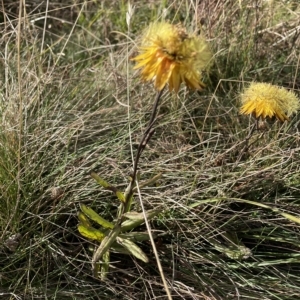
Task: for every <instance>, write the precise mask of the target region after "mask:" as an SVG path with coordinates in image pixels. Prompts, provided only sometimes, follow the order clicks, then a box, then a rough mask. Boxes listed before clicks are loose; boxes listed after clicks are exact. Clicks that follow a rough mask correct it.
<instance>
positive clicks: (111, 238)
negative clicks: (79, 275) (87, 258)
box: [92, 226, 121, 277]
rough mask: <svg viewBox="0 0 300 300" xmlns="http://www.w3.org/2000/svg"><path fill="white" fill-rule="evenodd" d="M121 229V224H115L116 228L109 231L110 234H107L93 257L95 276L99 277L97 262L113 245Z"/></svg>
mask: <svg viewBox="0 0 300 300" xmlns="http://www.w3.org/2000/svg"><path fill="white" fill-rule="evenodd" d="M120 231H121V227H120V226H115V227H114V229H113V230H112V231H111V232H110V233H109V235H108V236H106V237H105V238H104V239H103V240H102V242H101V244H100V246H99V247H98V249H97V250H96V252H95V253H94V255H93V258H92V265H93V270H94V276H96V277H97V274H95V270H96V265H97V262H98V261H99V260H100V259H101V258H102V256H103V254H104V253H105V252H106V251H108V250H109V248H110V247H111V245H112V244H113V243H114V242H115V241H116V239H117V237H118V235H119V233H120Z"/></svg>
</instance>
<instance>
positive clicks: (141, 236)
mask: <svg viewBox="0 0 300 300" xmlns="http://www.w3.org/2000/svg"><path fill="white" fill-rule="evenodd" d="M152 236H153V238H155V237H156V235H155V234H154V233H152ZM119 237H121V238H123V239H126V240H130V241H133V242H143V241H149V239H150V238H149V233H148V232H135V231H132V232H127V233H122V234H120V235H119Z"/></svg>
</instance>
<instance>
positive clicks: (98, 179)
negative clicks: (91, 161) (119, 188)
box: [91, 172, 111, 188]
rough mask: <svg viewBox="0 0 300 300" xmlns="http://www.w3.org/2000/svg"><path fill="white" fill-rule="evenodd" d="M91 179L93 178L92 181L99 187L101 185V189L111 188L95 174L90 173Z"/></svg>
mask: <svg viewBox="0 0 300 300" xmlns="http://www.w3.org/2000/svg"><path fill="white" fill-rule="evenodd" d="M91 177H92V178H93V179H95V181H96V182H97V183H98V184H99V185H101V186H102V187H104V188H110V187H111V185H110V184H109V183H108V182H107V181H105V180H104V179H102V178H101V177H100V176H99V175H98V174H96V173H95V172H92V173H91Z"/></svg>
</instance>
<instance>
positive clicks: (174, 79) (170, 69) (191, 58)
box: [133, 23, 211, 93]
mask: <svg viewBox="0 0 300 300" xmlns="http://www.w3.org/2000/svg"><path fill="white" fill-rule="evenodd" d="M133 60H135V61H137V62H138V64H137V65H136V66H135V69H138V68H143V69H142V71H141V75H142V78H143V80H151V79H154V81H155V88H156V89H157V90H162V89H163V88H164V86H165V85H166V84H167V83H169V90H170V91H172V90H173V89H174V90H175V92H176V93H177V92H178V90H179V87H180V84H181V83H182V82H185V84H186V85H187V86H188V87H190V88H194V89H201V88H203V87H204V84H203V83H202V82H201V80H200V79H201V72H202V71H203V70H204V68H205V67H206V66H207V65H208V63H209V62H210V60H211V52H210V50H209V48H208V45H207V43H206V41H205V40H204V39H203V38H202V37H199V36H189V35H188V34H187V33H186V31H185V29H184V28H183V27H181V26H180V25H172V24H169V23H152V24H151V25H150V26H149V28H148V29H147V30H146V31H145V32H144V35H143V38H142V42H141V46H140V54H139V55H138V56H137V57H135V58H134V59H133Z"/></svg>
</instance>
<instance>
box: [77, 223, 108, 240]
mask: <svg viewBox="0 0 300 300" xmlns="http://www.w3.org/2000/svg"><path fill="white" fill-rule="evenodd" d="M77 228H78V231H79V232H80V234H81V235H82V236H84V237H86V238H88V239H91V240H96V241H99V242H101V241H102V240H103V239H104V238H105V234H104V233H103V232H101V231H100V230H98V229H96V228H93V227H90V226H89V227H86V226H85V225H84V224H82V223H79V224H78V226H77Z"/></svg>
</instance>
